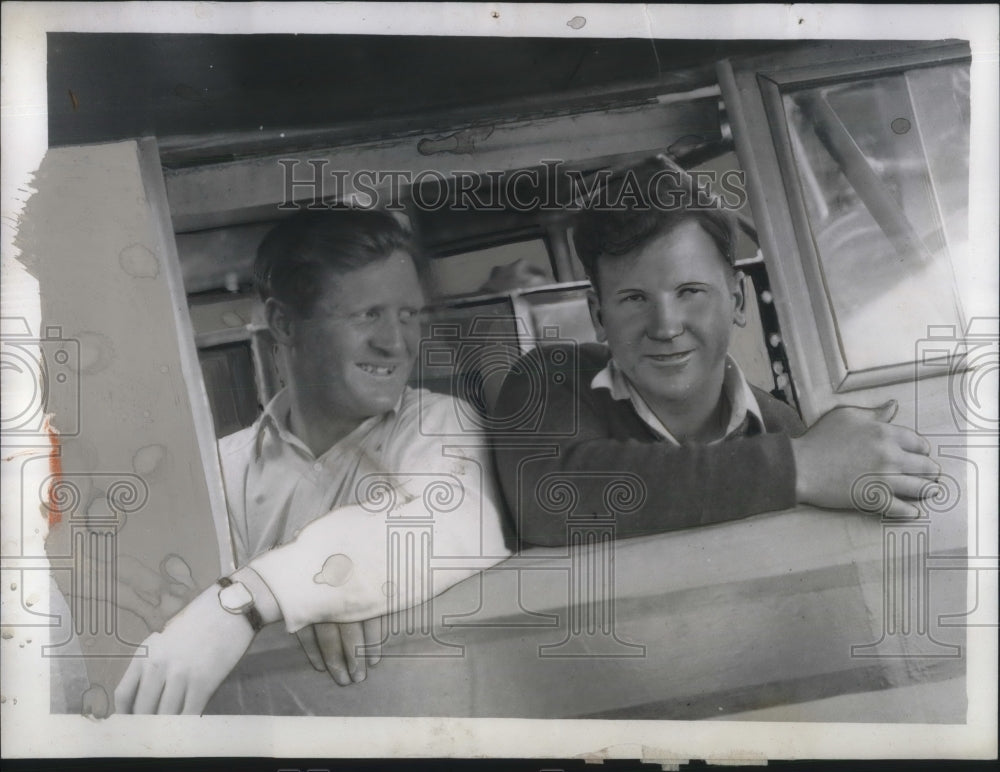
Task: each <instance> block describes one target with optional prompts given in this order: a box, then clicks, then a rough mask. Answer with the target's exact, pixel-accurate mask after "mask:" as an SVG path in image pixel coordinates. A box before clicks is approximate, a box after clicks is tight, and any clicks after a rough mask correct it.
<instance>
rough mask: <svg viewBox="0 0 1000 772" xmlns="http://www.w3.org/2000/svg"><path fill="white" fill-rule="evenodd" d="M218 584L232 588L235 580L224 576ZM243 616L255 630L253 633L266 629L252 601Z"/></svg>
mask: <svg viewBox="0 0 1000 772" xmlns="http://www.w3.org/2000/svg"><path fill="white" fill-rule="evenodd" d="M218 584H219V586H220V587H222V588H226V587H230V586H232V585H233V580H232V579H230V578H229V577H228V576H223V577H222V578H221V579H219V582H218ZM243 616H245V617H246V619H247V622H249V623H250V627H252V628H253V631H254V632H255V633H259V632H260V631H261V630H263V629H264V620H263V619H262V618H261V616H260V612H259V611H258V610H257V607H256V606H255V605H254V604H253V602H252V601H251V603H250V605H249V606H247V607H246V609H244V611H243Z"/></svg>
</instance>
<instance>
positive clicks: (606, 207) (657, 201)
mask: <svg viewBox="0 0 1000 772" xmlns="http://www.w3.org/2000/svg"><path fill="white" fill-rule="evenodd" d="M706 201H711V204H707V203H706ZM688 221H695V222H697V223H698V225H699V226H701V228H702V230H704V231H705V233H707V234H708V235H709V236H710V237H711V239H712V241H713V242H714V243H715V245H716V246H717V247H718V249H719V254H720V255H721V256H722V258H723V259H724V260H725V261H726V263H727V264H728V265H729V266H731V267H732V266H734V264H735V259H736V254H735V253H736V218H735V216H734V215H733V213H732V212H730V211H729V210H727V209H725V208H724V207H723V206H722V204H721V202H719V201H718V200H717V199H714V198H712V197H711V196H709V195H708V193H707V191H702V192H701V193H699V191H698V189H697V187H696V185H695V182H694V180H693V178H692V177H691V175H689V174H687V173H686V172H684V170H683V169H680V167H671V166H667V165H664V163H663V162H662V161H661V160H660V159H652V160H650V161H646V162H644V163H642V164H640V165H638V166H633V167H630V168H628V169H625V170H622V171H619V172H616V173H615V174H612V175H611V176H610V177H609V178H608V180H607V184H606V186H605V187H604V188H603V189H602V190H601V191H599V192H598V194H597V195H593V196H591V198H590V200H589V201H587V202H584V205H583V209H582V210H581V211H580V213H579V214H578V215H577V216H576V218H575V221H574V223H573V245H574V246H575V247H576V254H577V256H578V257H579V258H580V262H581V263H582V264H583V268H584V271H586V273H587V278H589V279H590V282H591V284H592V285H593V287H594V290H595V291H597V292H600V283H599V263H600V262H601V261H602V260H607V259H615V258H619V257H622V256H624V255H627V254H631V253H633V252H634V251H635V250H637V249H639V248H641V247H643V246H644V245H646V244H648V243H649V242H650V241H652V240H653V239H655V238H657V237H659V236H661V235H663V234H665V233H669V232H670V231H672V230H674V229H675V228H677V227H678V226H679V225H680V224H681V223H684V222H688Z"/></svg>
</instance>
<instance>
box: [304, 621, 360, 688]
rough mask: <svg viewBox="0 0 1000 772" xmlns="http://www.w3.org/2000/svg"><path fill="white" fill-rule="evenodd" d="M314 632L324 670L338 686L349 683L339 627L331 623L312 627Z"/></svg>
mask: <svg viewBox="0 0 1000 772" xmlns="http://www.w3.org/2000/svg"><path fill="white" fill-rule="evenodd" d="M313 628H314V629H315V630H316V641H317V642H318V643H319V648H320V651H321V652H323V662H324V663H325V664H326V670H327V672H328V673H329V674H330V676H331V677H332V678H333V680H334V681H335V682H336V683H337V685H338V686H347V685H348V684H350V683H351V676H350V673H348V672H347V663H346V662H345V660H344V645H343V643H342V641H341V639H340V629H339V626H338V625H337V624H335V623H333V622H328V623H323V624H316V625H313Z"/></svg>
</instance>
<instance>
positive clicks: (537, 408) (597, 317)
mask: <svg viewBox="0 0 1000 772" xmlns="http://www.w3.org/2000/svg"><path fill="white" fill-rule="evenodd" d="M663 171H664V170H663V169H662V167H658V166H646V167H644V168H643V167H640V168H638V169H634V170H629V171H627V172H626V173H624V174H621V175H619V176H617V177H616V178H614V179H612V180H611V182H610V183H609V185H608V187H607V191H606V195H603V196H601V197H600V205H592V206H590V207H589V208H588V209H587V210H585V211H584V213H583V214H582V215H581V217H580V218H579V220H578V222H577V224H576V227H575V232H574V243H575V246H576V250H577V254H578V255H579V257H580V260H581V262H582V263H583V265H584V267H585V269H586V271H587V274H588V276H589V278H590V280H591V284H592V286H593V290H592V291H591V292H590V295H589V297H588V300H589V303H590V312H591V318H592V320H593V323H594V327H595V330H596V331H597V338H598V340H599V341H601V343H602V344H604V345H600V344H584V345H582V346H573V345H572V344H559V345H556V346H552V345H550V346H546V345H544V344H543V345H541V346H539V347H538V348H536V349H535V350H534V351H532V352H530V353H529V354H527V355H526V356H525V357H524V358H523V359H522V360H521V361H520V362H519V363H518V364H517V365H516V366H515V367H514V368H513V369H512V370H511V373H510V374H509V375H508V377H507V379H506V381H505V382H504V385H503V388H502V389H501V393H500V396H499V398H498V401H497V404H496V407H495V410H494V417H495V418H498V417H502V416H520V417H521V419H522V420H521V425H520V426H519V427H518V428H519V429H524V428H525V426H526V425H527V423H528V422H526V421H525V420H523V419H524V418H525V417H528V418H529V419H530V427H531V428H530V432H529V434H530V436H532V437H533V443H531V444H528V445H526V444H525V443H524V441H523V438H522V439H521V440H520V442H519V443H518V444H516V445H515V444H509V443H508V444H504V441H503V440H501V438H500V437H499V435H498V437H497V441H496V445H495V447H494V453H495V458H496V463H497V470H498V473H499V477H500V481H501V485H502V488H503V492H504V496H505V498H506V501H507V504H508V509H509V511H510V512H511V514H512V516H513V517H514V520H515V526H516V528H517V531H518V534H519V537H520V539H521V541H522V542H523V543H527V544H540V545H560V544H565V543H567V539H568V534H569V530H568V527H567V517H568V516H569V515H571V514H572V515H573V516H574V517H579V516H580V515H584V516H585V515H587V514H591V513H592V514H594V515H598V516H608V515H613V516H614V517H615V533H616V535H617V536H618V537H626V536H637V535H642V534H650V533H658V532H662V531H669V530H674V529H678V528H687V527H691V526H698V525H709V524H712V523H719V522H724V521H727V520H733V519H736V518H741V517H746V516H748V515H753V514H757V513H760V512H765V511H770V510H778V509H785V508H788V507H792V506H794V505H795V504H797V503H809V504H813V505H816V506H822V507H830V508H848V507H851V506H852V501H851V487H852V485H853V483H854V481H855V480H857V479H858V478H859V477H860V476H861V475H863V474H870V473H872V472H876V473H884V474H885V475H886V477H885V482H886V483H887V484H888V485H889V486H890V487H891V489H892V490H893V493H894V496H895V498H894V501H893V505H892V508H891V509H890V513H891V514H895V515H900V516H908V515H913V514H915V513H916V508H915V507H914V506H913V504H912V503H910V502H909V501H907V499H911V500H912V499H919V498H921V497H922V496H924V495H930V493H931V491H930V490H929V488H930V487H932V486H930V485H929V482H930V481H931V480H934V479H936V477H937V475H938V474H939V472H940V469H939V467H938V466H937V464H936V463H935V462H934V461H932V460H931V459H930V458H928V457H927V454H928V452H929V450H930V446H929V444H928V443H927V442H926V440H924V439H923V438H922V437H920V436H919V435H917V434H916V433H914V432H912V431H910V430H909V429H905V428H903V427H898V426H892V425H890V424H889V421H890V420H891V418H892V415H893V414H894V412H895V408H896V405H895V403H894V402H889V403H886V404H885V405H882V406H880V407H877V408H871V409H869V408H855V407H847V408H838V409H835V410H833V411H831V412H829V413H827V414H826V415H824V416H823V417H822V418H821V419H820V420H819V421H817V422H816V424H815V425H814V426H813V427H812V428H810V429H809V430H808V431H807V430H806V428H805V426H804V425H803V423H802V421H801V419H800V418H799V416H798V414H797V413H796V412H795V411H794V410H793V409H792V408H790V407H788V406H787V405H786V404H784V403H783V402H780V401H779V400H777V399H775V398H773V397H772V396H770V395H769V394H767V393H765V392H763V391H761V390H760V389H757V388H755V387H753V386H750V385H749V384H748V383H747V381H746V379H745V378H744V376H743V373H742V372H741V371H740V368H739V365H737V364H736V362H735V361H734V360H733V359H732V358H731V357H729V355H728V353H727V352H728V347H729V339H730V335H731V332H732V328H733V325H739V326H743V325H744V324H745V323H746V316H745V312H744V304H745V297H744V282H743V275H742V274H741V273H739V272H738V271H737V270H735V268H734V265H733V252H734V250H733V244H734V235H735V228H734V223H733V220H732V219H731V218H730V217H729V215H728V213H725V212H723V211H721V210H720V209H711V208H710V209H705V208H698V207H695V206H692V203H693V202H694V201H695V200H696V196H697V191H695V190H693V189H692V188H691V187H689V186H681V187H679V188H678V186H677V182H678V181H677V179H676V177H671V176H669V175H667V174H662V172H663ZM630 176H631V180H630V179H629V177H630ZM671 186H672V187H673V191H672V192H671V191H670V188H671ZM678 193H679V195H678ZM664 202H669V205H665V204H664ZM539 374H541V375H540V376H539ZM540 383H544V388H542V389H539V384H540ZM494 425H497V426H501V427H504V422H503V421H499V420H495V421H494ZM505 428H510V426H507V427H505ZM508 434H509V433H508ZM518 434H521V432H518ZM522 437H523V435H522ZM570 500H572V504H571V505H568V502H569V501H570Z"/></svg>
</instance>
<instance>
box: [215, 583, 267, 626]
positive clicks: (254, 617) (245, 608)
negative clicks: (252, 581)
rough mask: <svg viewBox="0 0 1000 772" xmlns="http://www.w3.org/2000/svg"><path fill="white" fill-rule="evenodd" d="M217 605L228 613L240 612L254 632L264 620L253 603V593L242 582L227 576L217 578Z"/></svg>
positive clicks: (262, 624)
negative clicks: (218, 588)
mask: <svg viewBox="0 0 1000 772" xmlns="http://www.w3.org/2000/svg"><path fill="white" fill-rule="evenodd" d="M219 587H221V588H222V589H220V590H219V605H220V606H222V608H224V609H225V610H226V611H228V612H229V613H230V614H242V615H243V616H245V617H246V619H247V621H248V622H249V623H250V627H252V628H253V631H254V632H255V633H259V632H260V631H261V628H263V627H264V620H263V619H262V618H261V616H260V612H259V611H258V610H257V607H256V606H255V605H254V603H253V595H251V594H250V590H248V589H247V587H246V585H245V584H243V582H234V581H233V580H232V579H230V578H229V577H228V576H224V577H222V578H221V579H220V580H219Z"/></svg>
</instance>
